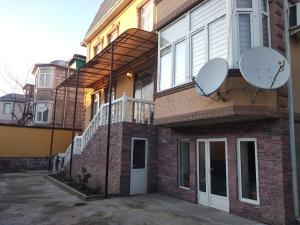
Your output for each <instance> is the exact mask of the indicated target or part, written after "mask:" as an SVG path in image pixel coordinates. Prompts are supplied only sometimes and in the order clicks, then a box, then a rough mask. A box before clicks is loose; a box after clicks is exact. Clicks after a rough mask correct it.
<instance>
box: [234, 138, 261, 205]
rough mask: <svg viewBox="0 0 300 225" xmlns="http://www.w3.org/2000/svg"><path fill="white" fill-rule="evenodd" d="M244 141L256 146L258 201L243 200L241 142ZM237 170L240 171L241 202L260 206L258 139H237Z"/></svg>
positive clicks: (239, 188) (239, 189) (239, 191)
mask: <svg viewBox="0 0 300 225" xmlns="http://www.w3.org/2000/svg"><path fill="white" fill-rule="evenodd" d="M243 141H245V142H246V141H249V142H250V141H252V142H254V146H255V170H256V193H257V200H252V199H247V198H243V196H242V172H241V148H240V147H241V145H240V144H241V142H243ZM236 143H237V169H238V193H239V200H240V201H241V202H246V203H250V204H254V205H260V196H259V175H258V156H257V151H258V149H257V139H256V138H238V139H237V142H236Z"/></svg>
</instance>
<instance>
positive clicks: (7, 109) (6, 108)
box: [3, 103, 12, 114]
mask: <svg viewBox="0 0 300 225" xmlns="http://www.w3.org/2000/svg"><path fill="white" fill-rule="evenodd" d="M3 113H4V114H10V113H12V107H11V103H4V108H3Z"/></svg>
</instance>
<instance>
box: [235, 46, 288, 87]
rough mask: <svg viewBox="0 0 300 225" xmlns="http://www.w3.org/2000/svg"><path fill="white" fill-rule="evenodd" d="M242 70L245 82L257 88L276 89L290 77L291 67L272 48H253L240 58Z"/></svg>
mask: <svg viewBox="0 0 300 225" xmlns="http://www.w3.org/2000/svg"><path fill="white" fill-rule="evenodd" d="M239 66H240V70H241V73H242V75H243V77H244V78H245V80H246V81H247V82H248V83H250V84H251V85H253V86H254V87H256V88H260V89H267V90H271V89H276V88H279V87H281V86H283V85H284V84H285V83H286V82H287V81H288V79H289V77H290V65H289V64H288V62H287V60H286V59H285V58H284V57H283V56H282V55H281V54H280V53H279V52H277V51H275V50H273V49H271V48H265V47H259V48H251V49H248V50H246V51H245V52H244V54H243V55H242V56H241V58H240V63H239Z"/></svg>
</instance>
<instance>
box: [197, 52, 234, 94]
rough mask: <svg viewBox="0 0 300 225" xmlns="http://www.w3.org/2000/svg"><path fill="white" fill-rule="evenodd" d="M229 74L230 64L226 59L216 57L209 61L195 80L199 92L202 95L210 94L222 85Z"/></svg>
mask: <svg viewBox="0 0 300 225" xmlns="http://www.w3.org/2000/svg"><path fill="white" fill-rule="evenodd" d="M227 74H228V64H227V61H226V60H225V59H222V58H215V59H212V60H210V61H208V62H207V63H206V64H205V65H204V66H203V67H202V68H201V69H200V71H199V73H198V75H197V77H196V78H195V80H194V82H195V84H196V90H197V92H198V93H199V94H200V95H202V96H209V95H210V94H212V93H213V92H215V91H216V90H218V89H219V88H220V87H221V85H222V84H223V82H224V81H225V79H226V77H227Z"/></svg>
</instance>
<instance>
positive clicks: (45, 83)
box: [37, 67, 55, 89]
mask: <svg viewBox="0 0 300 225" xmlns="http://www.w3.org/2000/svg"><path fill="white" fill-rule="evenodd" d="M41 69H49V70H50V73H42V74H44V79H43V81H42V84H41ZM54 70H55V69H54V68H53V67H43V68H39V69H38V74H37V88H38V89H51V88H52V86H53V79H54ZM47 76H50V83H49V85H48V86H47Z"/></svg>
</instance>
